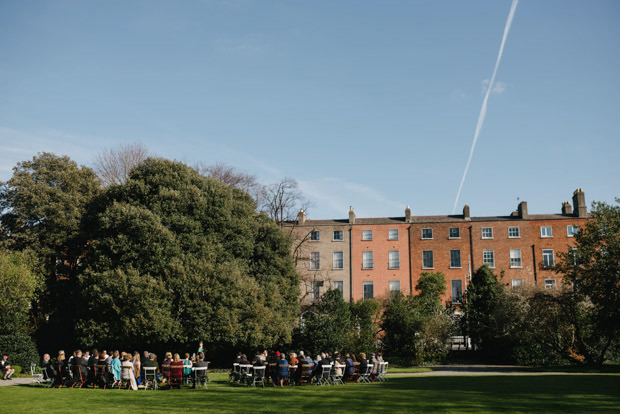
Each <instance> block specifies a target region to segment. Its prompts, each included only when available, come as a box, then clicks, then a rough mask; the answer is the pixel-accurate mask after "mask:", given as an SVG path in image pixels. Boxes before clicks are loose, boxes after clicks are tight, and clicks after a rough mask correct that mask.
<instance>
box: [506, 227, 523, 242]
mask: <svg viewBox="0 0 620 414" xmlns="http://www.w3.org/2000/svg"><path fill="white" fill-rule="evenodd" d="M512 229H517V235H516V236H511V235H510V230H512ZM508 238H509V239H520V238H521V229H520V228H519V226H510V227H508Z"/></svg>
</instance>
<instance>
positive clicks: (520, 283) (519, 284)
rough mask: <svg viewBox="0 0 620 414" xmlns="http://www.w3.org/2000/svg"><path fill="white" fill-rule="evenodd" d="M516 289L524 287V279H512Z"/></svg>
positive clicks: (513, 286)
mask: <svg viewBox="0 0 620 414" xmlns="http://www.w3.org/2000/svg"><path fill="white" fill-rule="evenodd" d="M511 287H512V288H513V289H514V288H518V287H523V279H512V286H511Z"/></svg>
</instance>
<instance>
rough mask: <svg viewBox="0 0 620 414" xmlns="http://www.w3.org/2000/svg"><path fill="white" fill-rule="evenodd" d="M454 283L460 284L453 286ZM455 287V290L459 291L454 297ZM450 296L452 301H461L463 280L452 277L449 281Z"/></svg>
mask: <svg viewBox="0 0 620 414" xmlns="http://www.w3.org/2000/svg"><path fill="white" fill-rule="evenodd" d="M454 282H460V283H454ZM455 285H457V286H458V285H460V286H458V287H457V286H455ZM455 287H456V288H457V292H459V291H460V295H457V297H456V298H455V297H454V296H455V295H454V288H455ZM450 297H451V299H452V303H461V302H462V301H463V281H462V280H461V279H452V281H451V282H450Z"/></svg>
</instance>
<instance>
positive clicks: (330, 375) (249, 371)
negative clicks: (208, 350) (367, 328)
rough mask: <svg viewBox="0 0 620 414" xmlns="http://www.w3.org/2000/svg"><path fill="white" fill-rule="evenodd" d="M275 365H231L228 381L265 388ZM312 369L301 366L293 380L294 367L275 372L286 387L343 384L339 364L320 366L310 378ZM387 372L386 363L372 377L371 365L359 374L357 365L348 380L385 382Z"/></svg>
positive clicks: (342, 372) (309, 365) (341, 367)
mask: <svg viewBox="0 0 620 414" xmlns="http://www.w3.org/2000/svg"><path fill="white" fill-rule="evenodd" d="M276 367H277V365H276V364H269V365H267V366H258V367H256V366H253V365H244V364H238V363H234V364H233V369H232V371H231V373H230V381H231V382H236V383H240V384H245V385H248V386H254V387H255V386H256V385H257V384H260V385H261V386H262V387H264V386H265V381H267V382H269V380H270V378H271V377H272V376H273V374H274V373H275V370H276V369H277V368H276ZM313 369H314V365H313V364H303V365H302V371H301V375H300V376H299V378H295V376H294V375H293V373H294V372H295V371H296V370H297V366H296V365H292V366H287V367H286V371H282V372H277V375H278V376H281V377H282V378H283V379H284V382H285V383H286V384H287V385H296V384H299V385H301V384H312V383H314V384H316V385H338V384H344V381H343V376H344V373H345V369H346V366H345V365H340V364H334V363H333V362H332V363H331V364H329V365H323V366H321V372H318V373H317V374H316V375H315V376H314V377H313V376H312V373H313ZM387 370H388V362H380V363H379V366H378V367H377V370H376V373H375V374H374V375H373V364H368V366H367V367H366V369H365V370H364V372H360V370H359V363H357V364H356V365H355V366H354V373H353V375H351V378H349V380H352V381H357V379H358V378H359V380H360V382H365V383H371V382H373V381H374V380H375V379H376V380H377V381H381V382H384V381H387V378H386V377H385V374H386V373H387Z"/></svg>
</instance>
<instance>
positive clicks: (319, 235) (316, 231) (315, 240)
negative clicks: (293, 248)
mask: <svg viewBox="0 0 620 414" xmlns="http://www.w3.org/2000/svg"><path fill="white" fill-rule="evenodd" d="M315 234H316V238H314V235H315ZM310 241H311V242H318V241H321V231H320V230H312V231H310Z"/></svg>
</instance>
